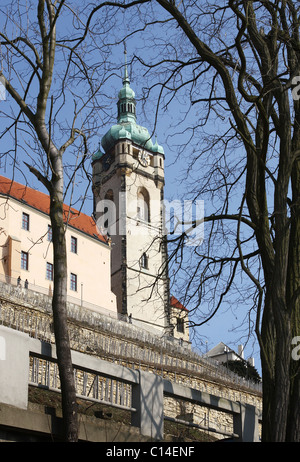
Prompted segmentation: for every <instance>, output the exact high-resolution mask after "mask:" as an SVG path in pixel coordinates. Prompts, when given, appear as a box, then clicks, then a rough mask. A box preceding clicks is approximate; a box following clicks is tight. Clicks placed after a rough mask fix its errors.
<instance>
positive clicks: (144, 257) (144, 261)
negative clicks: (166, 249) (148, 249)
mask: <svg viewBox="0 0 300 462" xmlns="http://www.w3.org/2000/svg"><path fill="white" fill-rule="evenodd" d="M141 267H142V268H144V269H149V268H148V256H147V255H146V254H145V253H143V255H142V257H141Z"/></svg>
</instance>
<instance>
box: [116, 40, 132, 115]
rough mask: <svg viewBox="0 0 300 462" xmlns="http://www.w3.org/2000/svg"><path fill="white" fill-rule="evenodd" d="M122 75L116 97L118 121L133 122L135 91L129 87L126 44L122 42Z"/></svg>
mask: <svg viewBox="0 0 300 462" xmlns="http://www.w3.org/2000/svg"><path fill="white" fill-rule="evenodd" d="M124 61H125V67H124V76H123V87H122V88H121V90H120V91H119V95H118V96H119V99H118V123H121V122H135V120H136V112H135V106H136V102H135V93H134V91H133V90H132V89H131V88H130V80H129V76H128V67H127V50H126V44H125V43H124Z"/></svg>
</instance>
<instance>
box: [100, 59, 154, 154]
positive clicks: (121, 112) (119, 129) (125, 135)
mask: <svg viewBox="0 0 300 462" xmlns="http://www.w3.org/2000/svg"><path fill="white" fill-rule="evenodd" d="M117 106H118V119H117V122H118V123H117V124H116V125H113V126H112V127H111V128H110V129H109V130H108V132H107V133H106V134H105V135H104V136H103V138H102V140H101V144H102V147H103V149H104V151H105V152H108V151H110V149H111V148H113V146H114V145H115V144H116V142H118V141H120V140H122V139H128V140H131V141H132V142H133V143H135V144H137V145H139V146H143V147H145V148H146V149H148V150H149V151H153V152H159V153H162V154H163V148H162V147H161V146H159V145H158V144H157V142H156V144H155V145H153V143H152V140H151V137H150V133H149V131H148V130H147V128H145V127H142V126H141V125H138V124H137V123H136V101H135V93H134V91H133V90H132V88H131V87H130V80H129V77H128V71H127V62H126V52H125V72H124V77H123V87H122V88H121V90H120V91H119V93H118V103H117Z"/></svg>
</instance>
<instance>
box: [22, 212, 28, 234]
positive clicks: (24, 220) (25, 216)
mask: <svg viewBox="0 0 300 462" xmlns="http://www.w3.org/2000/svg"><path fill="white" fill-rule="evenodd" d="M22 229H26V231H29V215H28V213H24V212H23V214H22Z"/></svg>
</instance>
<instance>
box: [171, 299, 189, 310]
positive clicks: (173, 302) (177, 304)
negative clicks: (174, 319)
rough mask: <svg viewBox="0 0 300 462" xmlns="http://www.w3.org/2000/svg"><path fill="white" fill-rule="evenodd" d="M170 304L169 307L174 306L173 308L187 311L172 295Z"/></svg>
mask: <svg viewBox="0 0 300 462" xmlns="http://www.w3.org/2000/svg"><path fill="white" fill-rule="evenodd" d="M170 304H171V306H174V307H175V308H179V309H180V310H185V311H188V309H187V308H186V307H185V306H183V305H182V303H180V302H179V301H178V300H177V298H175V297H174V296H173V295H172V296H171V297H170Z"/></svg>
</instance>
